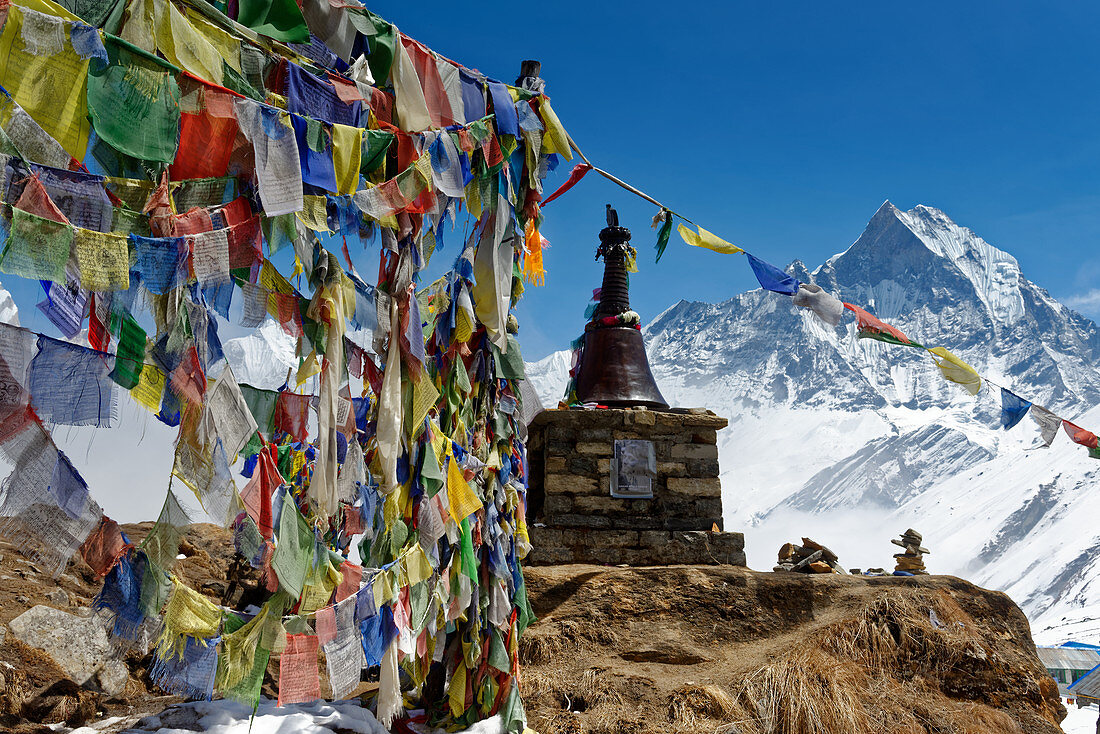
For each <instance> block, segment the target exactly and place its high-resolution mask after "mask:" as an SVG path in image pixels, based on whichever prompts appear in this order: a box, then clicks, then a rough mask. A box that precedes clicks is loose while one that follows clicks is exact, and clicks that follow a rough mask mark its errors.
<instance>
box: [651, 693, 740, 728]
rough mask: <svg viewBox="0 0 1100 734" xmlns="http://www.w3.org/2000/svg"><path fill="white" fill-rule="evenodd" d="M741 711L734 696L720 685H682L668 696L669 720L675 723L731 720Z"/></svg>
mask: <svg viewBox="0 0 1100 734" xmlns="http://www.w3.org/2000/svg"><path fill="white" fill-rule="evenodd" d="M739 712H740V707H739V706H738V705H737V702H736V701H734V700H733V696H731V695H730V694H729V693H727V692H726V691H725V689H722V688H719V687H718V686H712V685H706V686H697V685H693V684H688V685H686V686H680V687H679V688H677V689H676V690H675V691H673V692H672V694H671V695H670V696H669V697H668V720H669V721H671V722H672V723H673V724H695V723H697V722H698V721H699V720H700V719H717V720H718V721H729V720H730V719H731V718H733V717H734V715H735V714H737V713H739Z"/></svg>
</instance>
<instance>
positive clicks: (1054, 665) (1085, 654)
mask: <svg viewBox="0 0 1100 734" xmlns="http://www.w3.org/2000/svg"><path fill="white" fill-rule="evenodd" d="M1036 651H1037V652H1038V653H1039V659H1040V660H1042V661H1043V666H1044V667H1046V668H1048V669H1051V670H1057V669H1061V670H1092V669H1093V668H1095V667H1096V666H1097V665H1100V652H1097V651H1096V650H1088V649H1082V648H1077V647H1039V648H1036Z"/></svg>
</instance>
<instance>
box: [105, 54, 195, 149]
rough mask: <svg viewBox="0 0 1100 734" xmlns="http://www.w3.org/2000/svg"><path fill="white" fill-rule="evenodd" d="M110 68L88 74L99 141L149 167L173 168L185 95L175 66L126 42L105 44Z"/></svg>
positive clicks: (107, 66)
mask: <svg viewBox="0 0 1100 734" xmlns="http://www.w3.org/2000/svg"><path fill="white" fill-rule="evenodd" d="M104 45H105V46H106V48H107V58H108V60H109V63H108V64H107V65H106V66H101V65H96V64H93V65H91V66H90V67H89V68H88V115H89V116H90V117H91V118H92V125H93V126H94V127H95V132H96V135H98V136H99V138H100V139H101V140H103V141H104V142H105V143H107V144H109V145H110V146H111V147H112V148H114V149H115V150H118V151H119V152H121V153H125V154H126V155H129V156H133V157H134V158H138V159H140V160H144V161H158V162H161V163H171V162H172V161H173V160H174V159H175V157H176V144H177V142H178V141H179V125H180V90H179V86H177V85H176V80H175V77H174V76H173V73H172V72H171V71H170V69H169V66H167V65H166V64H164V63H163V62H158V61H157V60H156V59H155V57H152V56H150V55H148V54H145V53H141V52H140V51H139V50H138V49H137V48H136V47H134V46H131V45H129V44H127V43H126V42H125V41H122V40H121V39H117V38H113V37H111V36H107V37H105V38H104Z"/></svg>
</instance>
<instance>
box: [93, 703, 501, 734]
mask: <svg viewBox="0 0 1100 734" xmlns="http://www.w3.org/2000/svg"><path fill="white" fill-rule="evenodd" d="M412 726H413V727H415V726H416V725H415V724H414V725H412ZM418 730H419V731H422V732H424V734H435V732H437V731H442V730H434V729H430V728H428V727H426V726H425V727H421V728H420V729H418ZM126 731H127V732H133V734H138V733H139V732H140V733H142V734H144V733H146V732H148V733H149V734H153V733H154V732H155V734H194V733H195V732H205V734H292V733H293V734H334V733H335V732H341V734H343V733H344V732H355V734H388V731H387V729H386V728H385V727H383V726H382V725H381V724H380V723H378V720H377V719H375V718H374V714H372V713H371V712H370V711H369V710H368V709H365V708H363V707H362V706H361V705H360V704H359V702H358V701H332V702H327V701H314V702H313V703H304V704H290V705H287V706H282V707H278V706H276V705H275V701H272V700H270V699H261V701H260V705H259V708H258V709H257V710H256V716H255V718H252V710H251V709H250V708H249V707H248V706H245V705H244V704H241V703H237V702H235V701H195V702H192V703H185V704H180V705H177V706H171V707H169V708H167V709H165V710H164V711H162V712H161V713H160V714H158V715H156V716H149V717H146V718H145V719H142V720H141V721H140V722H138V724H137V726H136V727H135V728H133V729H127V730H126ZM71 734H76V732H72V733H71ZM464 734H503V725H502V724H501V720H500V717H497V716H494V717H493V718H491V719H487V720H486V721H482V722H479V723H478V724H475V725H474V726H472V727H470V728H469V729H467V730H465V732H464Z"/></svg>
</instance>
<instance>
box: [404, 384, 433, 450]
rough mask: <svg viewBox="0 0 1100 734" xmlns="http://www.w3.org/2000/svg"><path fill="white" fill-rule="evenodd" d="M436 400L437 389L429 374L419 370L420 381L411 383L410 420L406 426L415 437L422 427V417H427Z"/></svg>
mask: <svg viewBox="0 0 1100 734" xmlns="http://www.w3.org/2000/svg"><path fill="white" fill-rule="evenodd" d="M438 401H439V390H437V389H436V387H435V385H434V384H433V383H432V378H431V375H429V374H428V373H427V371H425V370H421V372H420V382H417V383H414V384H413V394H412V410H411V411H409V416H410V420H411V421H412V422H411V423H410V424H409V426H408V428H409V433H410V435H411V436H413V437H414V438H415V437H416V436H418V435H420V431H421V430H422V429H423V428H424V419H425V418H427V417H428V413H429V412H430V411H431V409H432V408H434V407H435V404H436V403H437V402H438Z"/></svg>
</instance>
